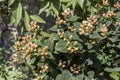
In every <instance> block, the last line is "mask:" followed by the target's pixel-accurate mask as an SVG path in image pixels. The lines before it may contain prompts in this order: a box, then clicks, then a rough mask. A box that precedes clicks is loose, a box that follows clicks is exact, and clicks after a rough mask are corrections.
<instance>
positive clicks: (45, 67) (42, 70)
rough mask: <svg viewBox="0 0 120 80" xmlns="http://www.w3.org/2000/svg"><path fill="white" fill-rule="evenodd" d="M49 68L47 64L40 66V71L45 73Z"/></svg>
mask: <svg viewBox="0 0 120 80" xmlns="http://www.w3.org/2000/svg"><path fill="white" fill-rule="evenodd" d="M48 69H49V66H48V64H45V65H43V66H41V69H40V73H47V72H48Z"/></svg>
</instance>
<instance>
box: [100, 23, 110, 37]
mask: <svg viewBox="0 0 120 80" xmlns="http://www.w3.org/2000/svg"><path fill="white" fill-rule="evenodd" d="M100 32H101V35H102V36H104V35H105V34H106V33H107V32H108V28H107V26H106V25H105V24H103V26H102V28H101V30H100Z"/></svg>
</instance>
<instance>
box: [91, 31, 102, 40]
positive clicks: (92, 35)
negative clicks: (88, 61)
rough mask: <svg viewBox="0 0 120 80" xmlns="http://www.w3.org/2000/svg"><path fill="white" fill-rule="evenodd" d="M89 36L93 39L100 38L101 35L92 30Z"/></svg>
mask: <svg viewBox="0 0 120 80" xmlns="http://www.w3.org/2000/svg"><path fill="white" fill-rule="evenodd" d="M90 38H92V39H95V38H98V39H101V38H102V37H101V36H100V35H99V33H98V32H93V33H92V34H90Z"/></svg>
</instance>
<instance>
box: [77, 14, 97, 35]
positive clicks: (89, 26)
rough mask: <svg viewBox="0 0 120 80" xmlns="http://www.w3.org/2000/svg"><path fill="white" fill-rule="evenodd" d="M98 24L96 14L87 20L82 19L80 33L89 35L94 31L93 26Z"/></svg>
mask: <svg viewBox="0 0 120 80" xmlns="http://www.w3.org/2000/svg"><path fill="white" fill-rule="evenodd" d="M95 24H97V18H96V16H90V17H88V18H87V20H84V21H82V23H81V24H80V28H79V31H80V32H79V34H80V35H89V34H90V33H91V32H92V31H93V26H94V25H95Z"/></svg>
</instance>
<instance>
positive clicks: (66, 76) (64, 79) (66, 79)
mask: <svg viewBox="0 0 120 80" xmlns="http://www.w3.org/2000/svg"><path fill="white" fill-rule="evenodd" d="M71 77H72V74H71V73H70V72H69V71H68V70H64V71H63V73H62V76H61V79H62V80H69V79H70V78H71Z"/></svg>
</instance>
